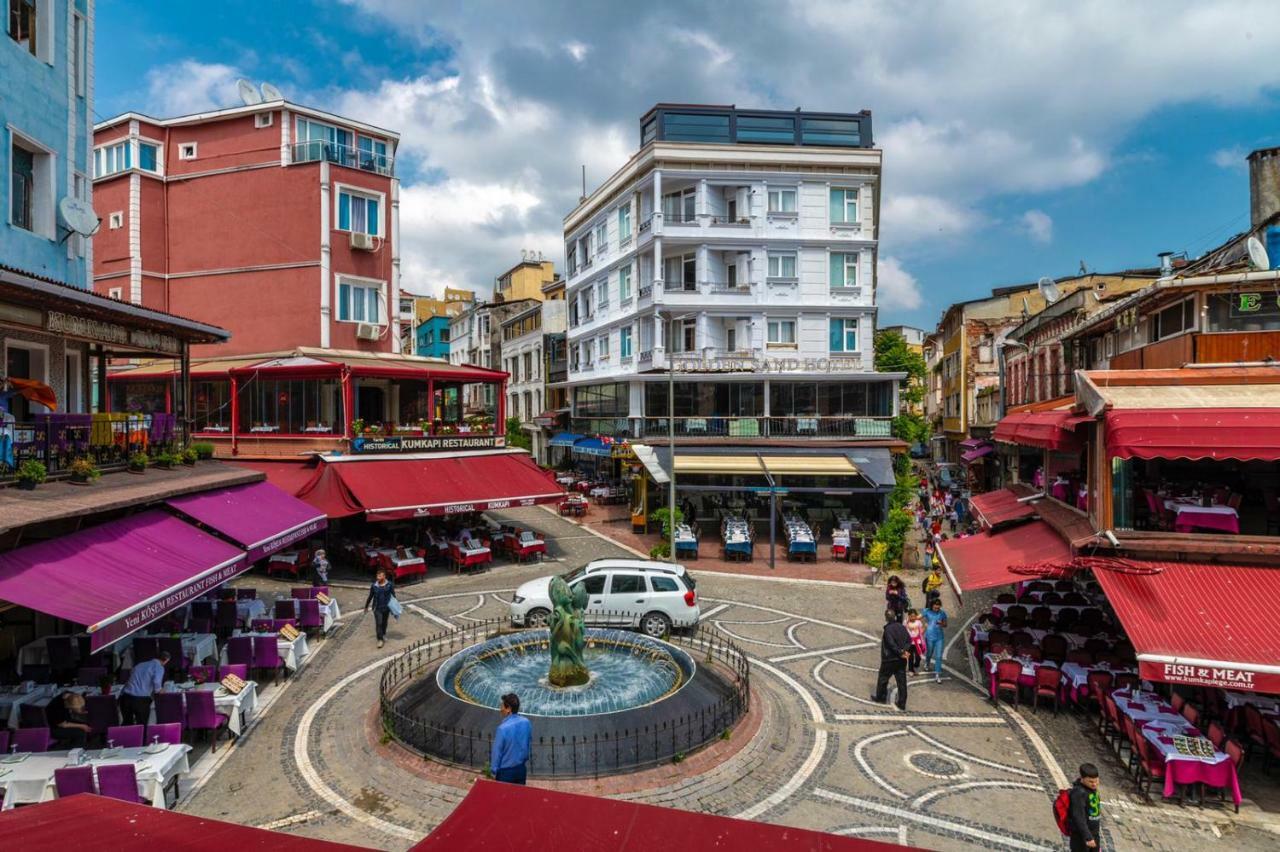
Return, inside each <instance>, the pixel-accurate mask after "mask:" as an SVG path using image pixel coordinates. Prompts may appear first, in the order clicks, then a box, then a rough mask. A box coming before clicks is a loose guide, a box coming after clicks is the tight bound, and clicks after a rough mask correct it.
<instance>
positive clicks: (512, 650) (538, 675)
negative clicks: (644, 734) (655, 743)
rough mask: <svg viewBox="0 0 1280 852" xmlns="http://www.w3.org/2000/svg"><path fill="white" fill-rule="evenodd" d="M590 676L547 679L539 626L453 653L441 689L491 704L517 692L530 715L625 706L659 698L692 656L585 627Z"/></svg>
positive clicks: (683, 675) (687, 670) (687, 669)
mask: <svg viewBox="0 0 1280 852" xmlns="http://www.w3.org/2000/svg"><path fill="white" fill-rule="evenodd" d="M586 638H587V651H586V654H585V657H586V663H587V668H588V670H589V671H590V672H591V680H590V681H589V682H587V683H585V684H583V685H581V686H570V687H555V686H552V685H551V684H549V683H548V682H547V670H548V667H549V665H550V661H551V655H550V652H549V650H548V649H547V641H548V635H547V633H546V632H545V631H525V632H523V633H516V634H512V635H509V636H498V637H495V638H493V639H490V640H489V641H487V642H483V643H481V644H479V645H476V646H473V647H471V648H468V649H466V650H465V651H462V652H461V653H459V654H456V655H454V656H453V657H452V658H450V659H449V660H448V661H446V662H445V663H444V665H442V666H441V667H440V670H439V672H438V673H437V682H438V683H439V685H440V687H441V689H443V690H444V691H445V692H448V693H449V694H451V695H454V696H456V697H458V698H461V699H463V700H465V701H470V702H472V703H473V704H480V705H483V706H485V707H492V708H494V709H497V708H498V707H499V706H500V705H501V700H502V696H503V695H505V694H506V693H508V692H514V693H515V694H517V695H519V696H520V709H521V712H523V713H526V714H528V715H531V716H586V715H593V714H597V713H613V712H615V711H618V710H629V709H631V708H633V707H640V706H643V705H645V704H649V703H651V702H653V701H657V700H658V699H659V698H662V697H663V696H665V695H668V694H670V693H672V692H674V691H675V690H677V689H679V688H680V686H681V685H682V684H683V683H684V682H685V681H686V680H687V679H688V678H689V677H690V676H691V675H692V673H693V660H692V659H691V658H690V657H689V656H688V654H685V653H684V652H683V651H681V650H680V649H678V648H675V647H673V646H671V645H667V644H666V643H664V642H659V641H657V640H654V639H650V638H649V637H647V636H641V635H638V634H635V633H631V632H628V631H625V630H606V629H591V630H588V631H587V636H586Z"/></svg>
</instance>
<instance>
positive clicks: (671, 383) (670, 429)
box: [660, 314, 697, 563]
mask: <svg viewBox="0 0 1280 852" xmlns="http://www.w3.org/2000/svg"><path fill="white" fill-rule="evenodd" d="M660 315H661V314H660ZM696 316H697V314H681V315H680V316H678V317H677V316H668V317H667V319H666V322H667V323H669V325H668V327H667V335H666V339H665V340H664V341H663V343H665V344H666V350H667V353H666V354H667V452H668V453H670V455H671V470H670V471H668V474H667V482H668V486H667V487H668V491H667V533H668V538H669V540H668V542H667V546H668V547H669V548H670V552H669V553H668V554H667V556H668V558H669V559H670V560H671V562H672V563H674V562H675V561H676V372H675V361H674V360H673V359H672V357H671V354H672V351H671V350H672V346H671V336H672V334H673V333H674V332H675V324H676V323H677V322H680V321H681V320H686V319H689V318H690V317H696Z"/></svg>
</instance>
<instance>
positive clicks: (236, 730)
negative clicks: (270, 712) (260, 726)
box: [148, 680, 258, 737]
mask: <svg viewBox="0 0 1280 852" xmlns="http://www.w3.org/2000/svg"><path fill="white" fill-rule="evenodd" d="M195 690H200V691H201V692H212V693H213V707H214V709H215V710H217V711H218V712H219V713H226V714H227V715H228V716H230V717H231V718H230V720H229V721H228V722H227V729H228V730H230V731H231V733H233V734H235V735H236V736H237V737H238V736H240V733H241V731H242V730H243V727H244V726H243V725H242V724H241V719H240V716H241V714H242V713H243V714H244V722H248V721H249V719H251V718H252V717H253V713H254V711H255V710H257V709H258V684H257V682H256V681H252V680H247V681H245V683H244V689H242V690H240V692H239V693H236V694H233V693H230V692H227V691H226V690H225V689H223V688H222V684H220V683H202V684H199V685H198V686H195V687H192V689H190V690H186V691H184V692H183V706H184V707H185V706H186V692H194V691H195ZM155 722H156V708H155V702H152V705H151V719H150V720H149V722H148V724H152V725H154V724H155Z"/></svg>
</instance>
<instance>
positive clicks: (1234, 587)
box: [1094, 562, 1280, 694]
mask: <svg viewBox="0 0 1280 852" xmlns="http://www.w3.org/2000/svg"><path fill="white" fill-rule="evenodd" d="M1138 564H1140V565H1142V566H1144V567H1145V568H1149V569H1150V571H1149V572H1147V571H1132V570H1129V571H1126V570H1124V569H1123V568H1122V567H1121V568H1117V569H1109V568H1098V569H1095V570H1094V576H1096V577H1097V578H1098V582H1099V583H1100V584H1101V585H1102V590H1103V591H1104V592H1106V595H1107V600H1108V601H1110V603H1111V606H1112V608H1113V609H1115V612H1116V616H1117V617H1119V619H1120V623H1121V624H1123V625H1124V629H1125V632H1126V633H1127V634H1128V635H1129V640H1130V641H1131V642H1133V647H1134V648H1135V649H1136V650H1137V652H1138V665H1139V669H1140V673H1141V675H1142V677H1143V678H1145V679H1148V680H1163V681H1168V682H1170V683H1186V684H1194V685H1196V686H1216V687H1222V688H1224V689H1240V690H1246V691H1251V692H1265V693H1273V694H1274V693H1280V631H1277V630H1276V627H1275V624H1274V623H1272V621H1271V619H1270V618H1268V617H1266V615H1265V613H1263V612H1260V611H1259V610H1257V609H1256V608H1253V607H1250V606H1249V605H1248V603H1247V602H1249V601H1273V600H1276V599H1277V598H1280V568H1270V567H1258V566H1255V567H1249V566H1244V565H1206V564H1197V563H1192V562H1144V563H1138Z"/></svg>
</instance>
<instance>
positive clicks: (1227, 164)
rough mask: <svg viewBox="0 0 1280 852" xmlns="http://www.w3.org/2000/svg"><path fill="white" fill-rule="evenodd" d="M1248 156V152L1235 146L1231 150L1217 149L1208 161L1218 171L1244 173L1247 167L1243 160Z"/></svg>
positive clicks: (1247, 164) (1245, 161)
mask: <svg viewBox="0 0 1280 852" xmlns="http://www.w3.org/2000/svg"><path fill="white" fill-rule="evenodd" d="M1248 156H1249V152H1248V151H1246V150H1245V149H1244V148H1241V147H1240V146H1238V145H1237V146H1233V147H1231V148H1219V149H1218V150H1217V151H1214V152H1213V155H1212V156H1211V157H1210V158H1209V159H1210V160H1212V161H1213V164H1214V165H1215V166H1217V167H1218V168H1220V169H1231V170H1233V171H1245V170H1246V169H1247V168H1248V166H1249V163H1248V161H1247V160H1246V159H1245V158H1246V157H1248Z"/></svg>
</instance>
